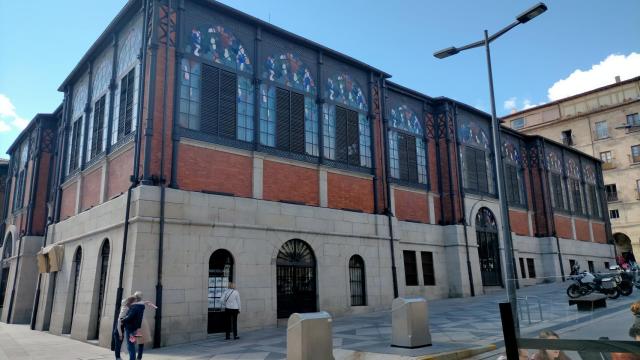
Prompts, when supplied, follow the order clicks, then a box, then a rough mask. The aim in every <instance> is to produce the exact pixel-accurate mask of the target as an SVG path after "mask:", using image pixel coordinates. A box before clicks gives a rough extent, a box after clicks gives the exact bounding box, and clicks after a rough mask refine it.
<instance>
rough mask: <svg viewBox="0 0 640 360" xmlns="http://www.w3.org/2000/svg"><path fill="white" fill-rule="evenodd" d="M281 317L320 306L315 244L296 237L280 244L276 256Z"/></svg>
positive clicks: (310, 310) (309, 310)
mask: <svg viewBox="0 0 640 360" xmlns="http://www.w3.org/2000/svg"><path fill="white" fill-rule="evenodd" d="M276 283H277V286H278V290H277V295H278V318H279V319H281V318H288V317H289V315H291V314H293V313H305V312H314V311H316V310H317V306H316V302H317V301H316V258H315V256H314V255H313V250H312V249H311V246H309V244H307V243H306V242H304V241H302V240H299V239H293V240H289V241H287V242H286V243H284V245H282V247H281V248H280V252H278V259H277V260H276Z"/></svg>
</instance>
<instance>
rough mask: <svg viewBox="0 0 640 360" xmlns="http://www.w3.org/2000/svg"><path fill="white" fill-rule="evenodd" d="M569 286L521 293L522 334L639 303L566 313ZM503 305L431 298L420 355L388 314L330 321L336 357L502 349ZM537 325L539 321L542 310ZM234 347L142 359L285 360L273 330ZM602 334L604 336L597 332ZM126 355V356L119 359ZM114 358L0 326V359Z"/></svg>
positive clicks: (494, 299) (211, 346) (214, 342)
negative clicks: (394, 334) (397, 344)
mask: <svg viewBox="0 0 640 360" xmlns="http://www.w3.org/2000/svg"><path fill="white" fill-rule="evenodd" d="M566 286H567V284H566V283H565V284H563V283H559V284H545V285H537V286H532V287H528V288H524V289H522V290H519V291H518V296H519V297H521V298H524V297H525V296H526V297H528V302H529V306H530V310H531V320H532V322H531V324H529V322H528V320H527V319H528V317H527V315H526V314H527V312H526V309H525V306H524V305H525V303H524V302H523V301H521V305H522V306H521V307H522V309H523V311H524V314H523V315H524V321H521V332H522V334H523V335H524V336H535V335H536V334H537V333H538V332H539V331H540V330H541V329H545V328H550V329H554V330H560V329H563V328H569V327H574V326H576V325H579V324H582V323H586V322H589V321H591V320H595V319H598V318H601V317H602V318H605V317H608V316H610V315H611V314H614V313H617V312H621V311H628V310H627V309H628V306H629V304H631V302H633V301H634V300H636V299H638V298H640V296H638V292H636V293H634V294H633V295H631V296H629V297H626V298H625V297H621V298H619V299H617V300H610V301H608V304H607V305H608V307H607V308H606V309H597V310H596V311H594V312H588V313H583V312H581V313H578V311H577V309H576V308H575V307H569V306H568V304H567V298H566V294H565V289H566ZM504 300H505V294H504V292H503V291H501V292H499V293H494V294H490V295H485V296H478V297H475V298H457V299H443V300H434V301H431V302H430V303H429V313H430V315H429V317H430V327H431V334H432V340H433V346H431V347H426V348H420V349H400V348H392V347H390V346H389V343H390V338H391V318H390V313H389V312H377V313H373V314H365V315H357V316H349V317H343V318H337V319H335V320H334V323H333V336H334V339H333V342H334V349H335V350H334V356H335V358H336V359H351V358H356V357H357V356H362V355H364V354H363V353H368V355H369V356H371V355H373V354H372V353H375V354H378V355H376V356H375V357H374V358H378V359H386V358H388V359H392V358H394V359H397V358H402V357H406V358H411V357H415V356H419V355H426V354H434V353H441V352H448V351H454V350H459V349H468V348H472V347H478V346H486V345H489V344H496V345H497V346H498V347H500V346H502V343H503V342H502V327H501V323H500V315H499V312H498V303H499V302H502V301H504ZM538 301H539V302H540V310H541V312H542V316H543V321H540V311H539V310H538V307H537V306H538V305H537V304H538ZM240 336H241V339H240V340H237V341H226V340H224V336H221V335H212V336H211V337H209V338H208V339H206V340H203V341H198V342H194V343H190V344H184V345H177V346H170V347H166V348H161V349H152V350H148V351H146V352H145V356H144V358H145V359H151V360H153V359H163V360H164V359H194V360H195V359H198V360H199V359H216V360H217V359H225V360H226V359H284V358H285V357H286V329H285V328H284V327H271V328H267V329H264V330H259V331H253V332H248V333H244V334H240ZM602 336H607V334H602ZM123 355H125V354H123ZM108 358H113V353H112V352H110V351H108V350H107V349H104V348H100V347H97V346H94V345H91V344H87V343H82V342H79V341H75V340H71V339H69V338H67V337H60V336H53V335H49V334H47V333H42V332H37V331H30V330H29V329H28V327H27V326H22V325H6V324H2V323H0V360H4V359H12V360H13V359H16V360H21V359H52V360H57V359H83V360H89V359H108Z"/></svg>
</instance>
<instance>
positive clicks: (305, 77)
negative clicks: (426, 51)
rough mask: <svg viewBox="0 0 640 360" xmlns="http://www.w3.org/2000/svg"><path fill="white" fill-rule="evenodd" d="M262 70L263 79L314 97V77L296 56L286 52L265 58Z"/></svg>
mask: <svg viewBox="0 0 640 360" xmlns="http://www.w3.org/2000/svg"><path fill="white" fill-rule="evenodd" d="M264 68H265V71H264V72H263V74H262V77H263V78H264V79H267V80H269V81H273V82H276V83H280V84H284V85H286V86H289V87H292V88H294V89H297V90H301V91H304V92H306V93H309V94H311V95H315V93H316V85H315V82H314V80H313V79H314V76H313V75H312V74H311V70H310V69H309V67H308V66H307V65H306V64H305V63H304V62H303V61H302V60H301V59H300V57H298V56H297V55H295V54H293V53H291V52H287V53H284V54H278V55H270V56H267V59H266V60H265V63H264Z"/></svg>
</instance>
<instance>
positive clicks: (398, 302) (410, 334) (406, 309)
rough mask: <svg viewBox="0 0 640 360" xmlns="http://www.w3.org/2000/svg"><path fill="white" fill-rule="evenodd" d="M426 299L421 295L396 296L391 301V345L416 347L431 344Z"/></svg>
mask: <svg viewBox="0 0 640 360" xmlns="http://www.w3.org/2000/svg"><path fill="white" fill-rule="evenodd" d="M428 314H429V313H428V308H427V300H425V299H424V298H421V297H411V298H396V299H394V300H393V302H392V303H391V326H392V329H393V335H392V339H391V346H396V347H405V348H418V347H423V346H431V333H430V332H429V315H428Z"/></svg>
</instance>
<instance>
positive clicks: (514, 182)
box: [502, 134, 526, 207]
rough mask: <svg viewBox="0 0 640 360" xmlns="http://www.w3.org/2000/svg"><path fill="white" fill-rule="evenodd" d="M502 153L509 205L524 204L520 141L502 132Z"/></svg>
mask: <svg viewBox="0 0 640 360" xmlns="http://www.w3.org/2000/svg"><path fill="white" fill-rule="evenodd" d="M502 154H503V158H504V162H503V163H504V180H505V191H506V193H507V194H506V195H507V202H508V203H509V205H512V206H513V205H515V206H521V207H524V206H526V200H525V196H524V179H523V173H524V167H523V159H522V151H520V141H519V140H518V139H517V138H515V137H512V136H510V135H507V134H502Z"/></svg>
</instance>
